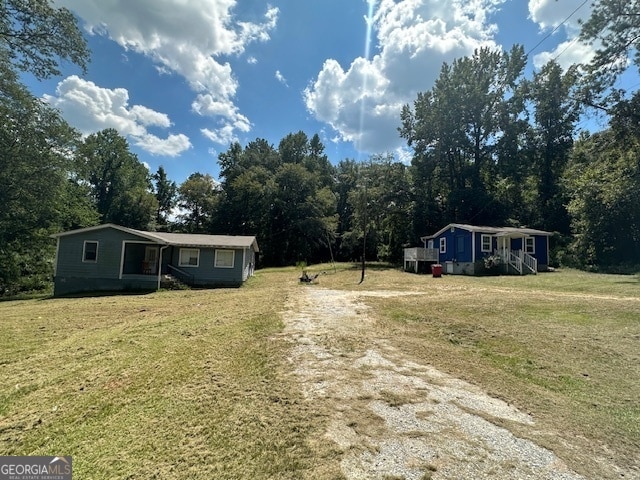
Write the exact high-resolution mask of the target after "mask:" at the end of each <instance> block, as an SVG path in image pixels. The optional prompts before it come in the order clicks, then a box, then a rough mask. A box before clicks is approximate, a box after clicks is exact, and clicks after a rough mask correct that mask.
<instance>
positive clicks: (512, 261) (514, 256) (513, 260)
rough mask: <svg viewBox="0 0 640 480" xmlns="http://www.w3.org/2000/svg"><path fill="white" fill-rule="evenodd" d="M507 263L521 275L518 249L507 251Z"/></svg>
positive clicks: (520, 260) (520, 259)
mask: <svg viewBox="0 0 640 480" xmlns="http://www.w3.org/2000/svg"><path fill="white" fill-rule="evenodd" d="M509 265H511V266H512V267H513V268H515V269H516V270H517V271H518V273H519V274H520V275H522V258H520V250H516V251H511V252H509Z"/></svg>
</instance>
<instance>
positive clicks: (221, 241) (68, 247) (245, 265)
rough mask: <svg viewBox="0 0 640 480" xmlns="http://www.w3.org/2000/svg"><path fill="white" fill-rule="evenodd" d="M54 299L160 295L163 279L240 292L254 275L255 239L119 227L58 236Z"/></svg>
mask: <svg viewBox="0 0 640 480" xmlns="http://www.w3.org/2000/svg"><path fill="white" fill-rule="evenodd" d="M53 237H54V238H55V239H57V242H58V245H57V248H56V260H55V267H54V268H55V269H54V295H66V294H71V293H79V292H94V291H119V290H155V289H158V288H160V283H161V280H162V278H163V276H173V277H174V278H177V279H179V280H180V281H182V282H183V283H186V284H187V285H190V286H195V287H224V286H240V285H242V283H243V282H244V281H245V280H247V278H248V277H249V276H251V275H253V271H254V268H255V263H256V254H257V253H258V251H259V250H258V243H257V241H256V238H255V237H253V236H234V235H199V234H185V233H166V232H146V231H141V230H134V229H132V228H126V227H121V226H119V225H114V224H105V225H98V226H95V227H88V228H81V229H78V230H71V231H68V232H63V233H58V234H55V235H53Z"/></svg>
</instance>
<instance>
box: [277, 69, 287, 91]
mask: <svg viewBox="0 0 640 480" xmlns="http://www.w3.org/2000/svg"><path fill="white" fill-rule="evenodd" d="M275 77H276V80H278V81H279V82H280V83H281V84H283V85H284V86H285V87H288V86H289V85H287V79H286V78H284V75H282V73H281V72H280V70H276V74H275Z"/></svg>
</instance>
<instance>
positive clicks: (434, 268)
mask: <svg viewBox="0 0 640 480" xmlns="http://www.w3.org/2000/svg"><path fill="white" fill-rule="evenodd" d="M431 274H432V275H433V278H440V277H441V276H442V265H440V264H439V263H434V264H433V265H431Z"/></svg>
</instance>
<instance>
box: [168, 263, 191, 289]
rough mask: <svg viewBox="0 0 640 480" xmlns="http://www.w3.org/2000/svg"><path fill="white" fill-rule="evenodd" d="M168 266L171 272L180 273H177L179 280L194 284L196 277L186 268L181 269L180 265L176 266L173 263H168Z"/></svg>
mask: <svg viewBox="0 0 640 480" xmlns="http://www.w3.org/2000/svg"><path fill="white" fill-rule="evenodd" d="M167 268H168V269H169V270H170V271H171V274H172V275H173V274H174V273H175V272H177V273H178V275H175V276H176V277H177V278H178V280H180V281H182V282H184V283H186V284H188V285H192V284H193V280H194V279H195V277H194V276H193V275H192V274H190V273H187V272H185V271H184V270H180V269H179V268H178V267H174V266H173V265H171V264H169V265H167Z"/></svg>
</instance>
